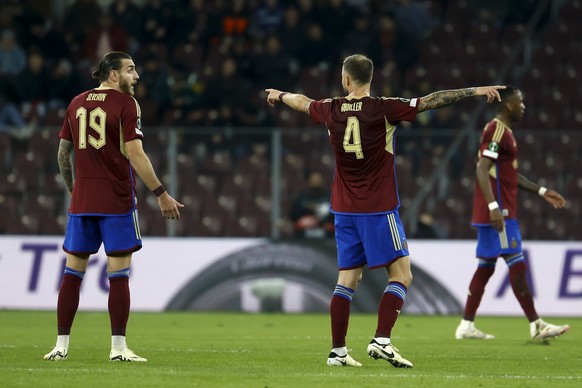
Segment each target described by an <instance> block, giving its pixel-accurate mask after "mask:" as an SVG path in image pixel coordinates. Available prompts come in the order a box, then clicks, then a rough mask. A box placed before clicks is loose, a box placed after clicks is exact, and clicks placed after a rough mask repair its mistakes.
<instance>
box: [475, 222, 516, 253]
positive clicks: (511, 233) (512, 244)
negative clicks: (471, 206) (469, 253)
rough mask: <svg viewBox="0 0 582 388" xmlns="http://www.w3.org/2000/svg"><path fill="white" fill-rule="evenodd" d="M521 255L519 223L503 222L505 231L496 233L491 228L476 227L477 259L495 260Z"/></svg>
mask: <svg viewBox="0 0 582 388" xmlns="http://www.w3.org/2000/svg"><path fill="white" fill-rule="evenodd" d="M515 253H521V233H520V232H519V222H518V221H517V220H514V219H506V220H505V229H504V230H503V231H502V232H498V231H497V230H495V229H493V227H491V226H477V257H478V258H480V259H496V258H498V257H499V256H503V255H510V254H515Z"/></svg>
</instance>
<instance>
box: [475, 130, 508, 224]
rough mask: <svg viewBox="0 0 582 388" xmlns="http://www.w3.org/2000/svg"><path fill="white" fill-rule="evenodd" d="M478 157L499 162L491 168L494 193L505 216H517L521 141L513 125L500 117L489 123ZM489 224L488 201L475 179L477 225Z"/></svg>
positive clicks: (483, 134) (482, 137) (484, 131)
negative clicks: (518, 152)
mask: <svg viewBox="0 0 582 388" xmlns="http://www.w3.org/2000/svg"><path fill="white" fill-rule="evenodd" d="M478 156H479V157H480V158H481V157H483V158H489V159H491V160H493V161H494V162H495V164H494V165H493V166H491V170H490V171H489V176H490V179H489V180H490V182H491V188H492V189H493V195H494V196H495V200H496V201H497V203H499V207H500V208H501V211H502V214H503V215H504V216H505V217H507V218H517V174H518V173H517V143H516V142H515V137H513V133H512V132H511V128H509V127H508V126H507V125H505V124H504V123H502V122H501V121H500V120H498V119H493V120H491V121H490V122H488V123H487V125H485V129H483V133H482V135H481V145H480V146H479V155H478ZM489 224H491V219H490V218H489V208H488V207H487V201H485V197H484V196H483V193H482V192H481V188H480V187H479V182H475V197H474V200H473V225H489Z"/></svg>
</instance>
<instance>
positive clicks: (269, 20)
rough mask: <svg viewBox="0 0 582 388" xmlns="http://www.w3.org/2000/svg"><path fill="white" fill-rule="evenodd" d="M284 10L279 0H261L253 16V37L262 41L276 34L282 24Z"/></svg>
mask: <svg viewBox="0 0 582 388" xmlns="http://www.w3.org/2000/svg"><path fill="white" fill-rule="evenodd" d="M284 14H285V8H284V7H283V6H282V5H281V4H280V2H279V0H263V1H262V4H261V5H259V6H258V7H257V9H256V10H255V13H254V15H253V21H252V29H253V35H254V36H255V37H257V38H259V39H261V40H262V38H263V37H265V36H267V35H270V34H272V33H274V32H276V31H277V30H278V29H279V26H280V25H281V23H282V22H283V15H284Z"/></svg>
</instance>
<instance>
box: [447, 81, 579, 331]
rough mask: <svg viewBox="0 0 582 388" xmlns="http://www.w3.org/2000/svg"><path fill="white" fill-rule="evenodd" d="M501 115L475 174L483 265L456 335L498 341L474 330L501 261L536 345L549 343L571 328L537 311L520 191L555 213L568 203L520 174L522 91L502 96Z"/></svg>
mask: <svg viewBox="0 0 582 388" xmlns="http://www.w3.org/2000/svg"><path fill="white" fill-rule="evenodd" d="M499 94H500V95H501V101H500V102H499V103H498V104H497V115H496V117H495V118H494V119H493V120H491V121H490V122H489V123H487V125H486V126H485V128H484V130H483V134H482V135H481V142H480V145H479V155H478V162H477V169H476V175H477V179H476V183H475V186H476V187H475V198H474V201H473V226H475V227H476V228H477V258H478V259H479V263H478V266H477V270H476V271H475V273H474V275H473V279H472V280H471V284H470V285H469V293H468V297H467V303H466V304H465V311H464V314H463V319H462V320H461V323H460V324H459V326H457V330H456V332H455V338H457V339H468V338H472V339H493V338H495V336H494V335H493V334H487V333H484V332H482V331H481V330H479V329H477V328H476V327H475V315H476V314H477V308H479V304H480V303H481V298H482V297H483V293H484V292H485V286H486V285H487V282H488V281H489V278H491V276H492V275H493V273H494V272H495V264H496V263H497V259H498V257H499V256H501V257H503V260H504V261H505V263H506V264H507V267H508V268H509V282H510V283H511V288H512V289H513V293H514V295H515V297H516V299H517V301H518V302H519V304H520V306H521V308H522V310H523V312H524V314H525V316H526V317H527V319H528V321H529V322H530V335H531V338H532V339H540V340H545V339H548V338H553V337H556V336H558V335H561V334H563V333H565V332H566V331H568V329H569V328H570V327H569V326H568V325H553V324H551V323H547V322H545V321H544V320H542V319H541V318H540V317H539V315H538V313H537V311H536V309H535V306H534V300H533V297H532V295H531V293H530V290H529V285H528V283H527V263H526V262H525V259H524V256H523V251H522V249H521V233H520V230H519V223H518V221H517V189H518V188H521V189H524V190H526V191H530V192H534V193H538V194H539V195H540V196H542V197H543V198H544V199H545V200H546V201H547V202H548V203H549V204H550V205H552V206H553V207H555V208H561V207H564V205H565V204H566V201H565V200H564V198H563V197H562V196H561V195H560V194H558V193H557V192H555V191H554V190H549V189H547V188H545V187H542V186H540V185H538V184H536V183H534V182H532V181H530V180H529V179H527V178H526V177H524V176H523V175H521V174H519V173H518V158H517V155H518V148H517V142H516V141H515V137H514V136H513V131H512V129H511V126H513V124H514V123H516V122H517V121H519V120H521V118H522V117H523V113H524V111H525V105H524V103H523V96H522V94H521V91H520V90H519V89H517V88H516V87H515V86H508V87H507V88H506V89H504V90H501V91H500V92H499Z"/></svg>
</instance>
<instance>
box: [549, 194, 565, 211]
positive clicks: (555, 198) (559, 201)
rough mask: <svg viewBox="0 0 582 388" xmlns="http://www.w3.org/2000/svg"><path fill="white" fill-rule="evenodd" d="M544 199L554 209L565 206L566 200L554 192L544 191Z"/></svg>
mask: <svg viewBox="0 0 582 388" xmlns="http://www.w3.org/2000/svg"><path fill="white" fill-rule="evenodd" d="M544 199H545V200H546V202H548V203H549V204H550V205H552V206H553V207H554V209H561V208H563V207H564V206H565V205H566V200H565V199H564V197H562V196H561V195H560V194H559V193H557V192H555V191H554V190H548V191H546V194H544Z"/></svg>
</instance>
